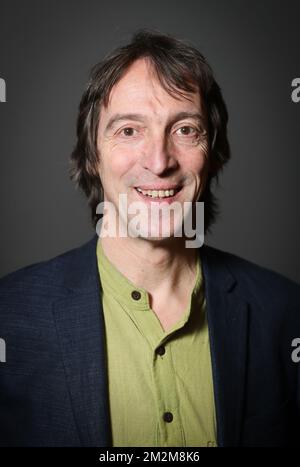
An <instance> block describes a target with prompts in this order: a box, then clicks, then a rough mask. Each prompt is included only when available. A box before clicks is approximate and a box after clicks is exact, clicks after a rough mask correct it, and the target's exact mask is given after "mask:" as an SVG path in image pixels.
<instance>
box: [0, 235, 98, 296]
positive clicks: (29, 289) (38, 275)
mask: <svg viewBox="0 0 300 467" xmlns="http://www.w3.org/2000/svg"><path fill="white" fill-rule="evenodd" d="M94 242H95V239H94V238H93V239H92V240H90V241H89V242H87V243H85V244H83V245H81V246H79V247H77V248H73V249H70V250H68V251H66V252H64V253H61V254H59V255H57V256H55V257H53V258H51V259H49V260H46V261H40V262H37V263H33V264H30V265H28V266H25V267H23V268H20V269H18V270H16V271H13V272H11V273H9V274H7V275H5V276H4V277H2V278H1V279H0V295H5V296H6V297H7V296H8V295H12V296H14V295H15V294H18V293H21V292H22V294H24V295H34V294H39V293H40V294H43V292H44V293H45V294H47V293H48V294H50V293H51V294H52V295H53V296H55V290H57V292H58V295H59V290H60V289H66V288H67V286H66V281H65V278H66V276H67V275H68V274H72V272H74V268H77V269H78V267H79V266H80V264H81V263H82V261H84V258H86V257H87V253H88V252H90V251H91V246H92V244H94Z"/></svg>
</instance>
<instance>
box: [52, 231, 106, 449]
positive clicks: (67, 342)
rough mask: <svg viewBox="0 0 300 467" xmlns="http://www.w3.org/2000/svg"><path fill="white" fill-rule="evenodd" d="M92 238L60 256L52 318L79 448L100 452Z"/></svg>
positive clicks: (101, 338) (102, 362)
mask: <svg viewBox="0 0 300 467" xmlns="http://www.w3.org/2000/svg"><path fill="white" fill-rule="evenodd" d="M97 238H98V237H97V235H95V236H94V237H93V238H92V240H90V241H89V242H88V243H86V244H85V245H83V246H82V247H80V248H77V249H76V250H73V251H72V252H70V253H67V254H66V255H64V261H65V265H63V266H61V267H62V268H63V273H64V287H65V289H66V295H65V298H63V299H60V300H59V301H57V302H55V303H54V306H53V315H54V320H55V324H56V329H57V333H58V337H59V341H60V346H61V351H62V358H63V363H64V368H65V374H66V380H67V384H68V388H69V393H70V398H71V403H72V408H73V413H74V419H75V423H76V426H77V430H78V434H79V438H80V441H81V444H82V446H94V447H105V446H110V445H111V429H110V418H109V403H108V402H109V399H108V380H107V369H106V354H105V328H104V318H103V313H102V305H101V300H100V294H101V285H100V281H99V275H98V269H97V258H96V244H97ZM60 273H61V272H60Z"/></svg>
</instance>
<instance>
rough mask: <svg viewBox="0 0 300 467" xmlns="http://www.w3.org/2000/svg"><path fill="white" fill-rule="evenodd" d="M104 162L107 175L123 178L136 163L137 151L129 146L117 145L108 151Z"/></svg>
mask: <svg viewBox="0 0 300 467" xmlns="http://www.w3.org/2000/svg"><path fill="white" fill-rule="evenodd" d="M106 155H107V157H106V158H105V160H104V163H103V169H104V171H103V172H104V173H105V174H106V176H111V177H116V178H121V177H122V176H123V175H125V174H126V173H127V172H128V171H129V170H130V169H131V167H132V166H133V165H134V164H135V161H136V155H135V151H134V150H132V149H130V148H128V147H120V146H119V147H115V148H112V149H111V150H110V151H107V153H106Z"/></svg>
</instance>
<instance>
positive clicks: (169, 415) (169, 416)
mask: <svg viewBox="0 0 300 467" xmlns="http://www.w3.org/2000/svg"><path fill="white" fill-rule="evenodd" d="M163 419H164V421H165V422H167V423H171V421H172V420H173V414H172V413H171V412H165V413H164V415H163Z"/></svg>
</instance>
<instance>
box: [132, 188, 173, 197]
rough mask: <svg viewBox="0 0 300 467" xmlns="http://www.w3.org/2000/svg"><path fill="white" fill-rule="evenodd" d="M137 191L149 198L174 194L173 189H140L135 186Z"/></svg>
mask: <svg viewBox="0 0 300 467" xmlns="http://www.w3.org/2000/svg"><path fill="white" fill-rule="evenodd" d="M137 191H139V192H140V193H142V194H143V195H146V196H151V198H166V197H167V196H174V193H175V190H172V189H171V190H142V189H141V188H137Z"/></svg>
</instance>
